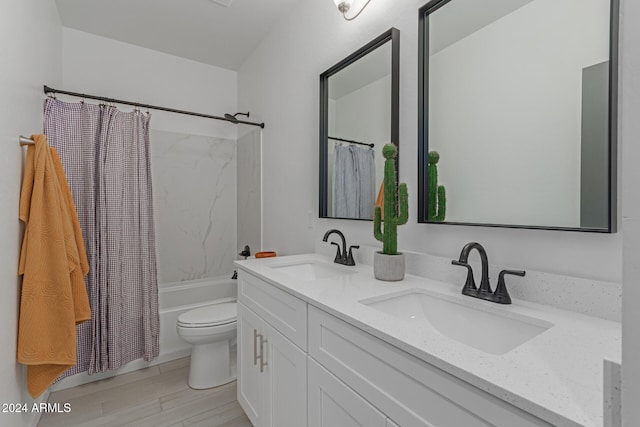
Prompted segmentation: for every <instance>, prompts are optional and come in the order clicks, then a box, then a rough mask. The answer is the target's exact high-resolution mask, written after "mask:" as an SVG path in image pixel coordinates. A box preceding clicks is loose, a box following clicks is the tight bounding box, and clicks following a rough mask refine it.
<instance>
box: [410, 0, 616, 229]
mask: <svg viewBox="0 0 640 427" xmlns="http://www.w3.org/2000/svg"><path fill="white" fill-rule="evenodd" d="M618 7H619V6H618V0H486V1H481V2H479V1H477V0H437V1H431V2H429V3H428V4H426V5H425V6H424V7H423V8H422V9H421V10H420V47H419V49H420V60H419V66H420V70H419V75H420V88H419V121H420V124H419V143H418V146H419V153H418V156H419V168H418V174H419V177H418V180H419V182H418V185H419V212H418V217H419V221H420V222H428V223H445V224H460V225H483V226H496V227H513V228H539V229H557V230H571V231H591V232H603V233H611V232H615V231H616V203H617V202H616V186H615V184H616V120H617V119H616V103H617V100H616V91H617V84H616V79H617V72H618V67H617V38H618Z"/></svg>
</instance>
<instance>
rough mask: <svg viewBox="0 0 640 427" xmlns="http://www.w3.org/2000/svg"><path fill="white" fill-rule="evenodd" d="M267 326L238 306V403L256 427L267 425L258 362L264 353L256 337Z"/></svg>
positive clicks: (250, 312) (261, 375)
mask: <svg viewBox="0 0 640 427" xmlns="http://www.w3.org/2000/svg"><path fill="white" fill-rule="evenodd" d="M263 325H264V322H263V321H262V320H261V319H260V318H259V317H258V316H256V314H255V313H253V312H252V311H251V310H249V309H248V308H247V307H245V306H244V305H243V304H241V303H238V402H240V406H242V409H244V412H245V413H246V414H247V417H249V419H250V420H251V423H252V424H253V425H254V426H255V427H261V426H263V425H264V422H263V416H264V406H265V405H264V393H263V388H264V374H261V373H260V366H259V363H260V362H259V361H258V365H256V363H255V357H256V355H258V354H259V353H258V352H259V351H260V348H259V347H257V346H259V338H260V337H259V336H256V334H260V331H261V330H262V329H263ZM256 338H258V339H256Z"/></svg>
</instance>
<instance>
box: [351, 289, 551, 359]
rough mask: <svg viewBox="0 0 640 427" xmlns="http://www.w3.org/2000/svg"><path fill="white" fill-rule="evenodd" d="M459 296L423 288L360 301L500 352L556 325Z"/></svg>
mask: <svg viewBox="0 0 640 427" xmlns="http://www.w3.org/2000/svg"><path fill="white" fill-rule="evenodd" d="M462 298H468V299H469V301H463V300H462ZM457 300H458V298H454V297H449V296H445V295H438V294H436V293H431V292H429V291H426V290H423V289H409V290H405V291H401V292H398V293H394V294H392V295H383V296H380V297H375V298H369V299H366V300H362V301H360V303H362V304H365V305H367V306H369V307H371V308H374V309H376V310H380V311H382V312H384V313H387V314H389V315H391V316H393V317H396V318H398V319H402V320H405V321H407V322H411V323H413V324H414V325H415V327H432V328H433V329H435V330H436V331H438V332H439V333H440V334H442V335H444V336H446V337H448V338H451V339H453V340H456V341H458V342H461V343H463V344H466V345H468V346H470V347H473V348H475V349H478V350H481V351H484V352H486V353H490V354H496V355H499V354H505V353H507V352H509V351H511V350H513V349H514V348H516V347H518V346H519V345H521V344H524V343H525V342H527V341H529V340H531V339H533V338H534V337H536V336H538V335H540V334H541V333H543V332H544V331H546V330H547V329H549V328H551V327H552V326H553V324H552V323H549V322H546V321H544V320H540V319H536V318H533V317H529V316H525V315H522V314H519V313H513V312H510V311H505V310H502V309H500V307H495V309H493V307H491V308H489V307H487V306H486V304H487V303H484V302H482V301H479V300H476V299H474V298H470V297H464V296H461V297H460V301H457ZM474 304H475V305H478V304H484V307H482V308H479V307H474ZM496 305H497V304H496Z"/></svg>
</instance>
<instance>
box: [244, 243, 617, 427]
mask: <svg viewBox="0 0 640 427" xmlns="http://www.w3.org/2000/svg"><path fill="white" fill-rule="evenodd" d="M307 262H311V263H324V264H327V266H328V267H329V268H336V269H343V270H344V271H345V272H349V273H351V274H345V275H338V276H334V277H330V278H325V279H318V280H307V281H303V280H300V279H298V278H295V277H293V276H291V275H290V274H287V273H286V272H283V271H280V270H278V269H277V268H272V267H277V266H283V265H291V264H299V263H307ZM236 265H237V266H238V267H239V268H240V269H241V270H244V271H247V272H249V273H251V274H254V275H256V276H258V277H260V278H262V279H264V280H266V281H267V282H269V283H271V284H273V285H275V286H276V287H278V288H280V289H283V290H285V291H287V292H288V293H290V294H292V295H294V296H296V297H298V298H300V299H302V300H304V301H306V302H307V303H309V304H311V305H313V306H316V307H318V308H320V309H322V310H324V311H326V312H328V313H330V314H332V315H334V316H336V317H338V318H340V319H342V320H344V321H346V322H348V323H350V324H352V325H354V326H355V327H357V328H359V329H362V330H364V331H366V332H368V333H370V334H372V335H374V336H376V337H378V338H380V339H382V340H383V341H386V342H387V343H389V344H391V345H394V346H396V347H398V348H400V349H402V350H404V351H406V352H407V353H409V354H411V355H413V356H415V357H417V358H419V359H422V360H424V361H425V362H427V363H430V364H432V365H434V366H436V367H438V368H440V369H442V370H444V371H446V372H448V373H449V374H452V375H454V376H456V377H458V378H460V379H462V380H464V381H467V382H468V383H470V384H472V385H474V386H475V387H477V388H479V389H481V390H484V391H486V392H488V393H490V394H492V395H494V396H496V397H498V398H500V399H502V400H504V401H506V402H509V403H511V404H513V405H514V406H516V407H518V408H520V409H522V410H524V411H526V412H529V413H531V414H533V415H535V416H537V417H539V418H541V419H543V420H545V421H547V422H549V423H551V424H553V425H556V426H560V427H564V426H567V427H576V426H586V427H603V359H604V358H607V359H609V360H612V361H614V362H618V363H619V362H620V358H621V327H620V323H617V322H614V321H609V320H603V319H600V318H596V317H591V316H586V315H584V314H579V313H575V312H570V311H565V310H560V309H558V308H553V307H550V306H546V305H541V304H535V303H531V302H526V301H520V300H517V299H514V300H513V304H511V305H507V306H503V305H498V304H495V303H491V302H487V301H482V300H478V299H474V298H469V297H465V296H462V295H461V294H460V290H461V287H462V284H456V285H453V284H449V283H445V282H441V281H437V280H431V279H428V278H424V277H417V276H411V275H407V276H405V279H404V280H403V281H401V282H383V281H379V280H376V279H375V278H374V277H373V269H372V267H371V266H369V265H364V264H360V265H357V266H355V267H344V266H339V265H337V264H333V263H332V262H331V260H330V259H329V258H327V257H325V256H322V255H318V254H305V255H293V256H285V257H276V258H266V259H257V260H256V259H249V260H245V261H236ZM409 289H422V290H424V291H426V292H431V293H434V292H435V293H437V294H439V295H441V296H443V297H444V298H446V299H449V300H458V301H461V302H463V303H464V304H466V305H468V304H469V301H472V303H473V304H474V307H476V308H479V309H482V310H486V311H489V312H491V311H496V310H500V311H501V312H502V313H504V314H506V315H509V314H510V313H511V314H512V315H513V316H515V317H517V316H527V317H533V318H535V319H539V320H542V321H544V322H549V323H552V324H553V326H552V327H551V328H550V329H548V330H546V331H545V332H543V333H541V334H540V335H538V336H536V337H534V338H533V339H531V340H530V341H528V342H525V343H524V344H522V345H520V346H518V347H516V348H515V349H513V350H511V351H509V352H507V353H505V354H501V355H494V354H488V353H485V352H483V351H480V350H477V349H475V348H473V347H470V346H467V345H465V344H462V343H460V342H458V341H455V340H453V339H451V338H448V337H446V336H444V335H441V334H440V333H438V332H437V331H436V330H434V329H432V328H426V327H420V326H418V325H416V324H412V323H409V322H408V321H405V320H402V319H399V318H396V317H393V316H391V315H389V314H385V313H383V312H381V311H379V310H376V309H374V308H372V307H368V306H366V305H364V304H362V303H360V301H361V300H365V299H369V298H374V297H378V296H382V295H385V294H395V293H397V292H401V291H404V290H409ZM496 306H497V307H496Z"/></svg>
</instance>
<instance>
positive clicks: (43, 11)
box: [0, 0, 62, 427]
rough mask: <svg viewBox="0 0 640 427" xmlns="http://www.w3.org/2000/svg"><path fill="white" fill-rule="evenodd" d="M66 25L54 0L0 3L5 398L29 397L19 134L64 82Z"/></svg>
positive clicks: (34, 127)
mask: <svg viewBox="0 0 640 427" xmlns="http://www.w3.org/2000/svg"><path fill="white" fill-rule="evenodd" d="M60 40H61V25H60V18H59V17H58V11H57V9H56V5H55V2H54V1H53V0H46V1H43V0H7V1H3V2H2V6H0V64H2V66H1V67H0V141H1V142H0V283H2V298H0V324H1V325H2V328H0V402H1V403H10V402H30V399H29V398H28V394H27V393H26V386H25V376H24V373H23V367H22V366H21V365H18V364H17V363H16V339H17V328H18V322H17V318H18V305H19V297H20V282H19V281H18V277H17V268H18V253H19V247H20V244H21V236H22V226H21V225H20V224H19V221H18V200H19V193H20V183H21V178H22V170H23V152H24V150H25V149H23V148H21V147H20V146H19V145H18V139H17V138H18V135H20V134H24V135H27V136H28V135H30V134H31V133H42V106H43V101H42V100H43V96H42V85H43V84H45V83H48V84H59V83H60V82H61V80H62V74H61V65H60V57H61V42H60ZM30 416H31V415H30V414H6V413H0V425H3V426H12V427H13V426H15V427H20V426H26V425H29V422H30V420H29V419H28V418H29V417H30Z"/></svg>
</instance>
